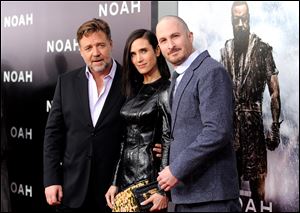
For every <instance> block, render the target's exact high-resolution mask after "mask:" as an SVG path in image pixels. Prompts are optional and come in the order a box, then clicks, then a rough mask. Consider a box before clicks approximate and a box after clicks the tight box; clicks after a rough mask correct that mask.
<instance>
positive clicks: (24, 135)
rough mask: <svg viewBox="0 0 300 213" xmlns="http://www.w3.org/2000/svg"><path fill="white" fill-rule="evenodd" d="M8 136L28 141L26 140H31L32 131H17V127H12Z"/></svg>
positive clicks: (21, 129)
mask: <svg viewBox="0 0 300 213" xmlns="http://www.w3.org/2000/svg"><path fill="white" fill-rule="evenodd" d="M10 135H11V137H12V138H18V139H26V140H27V139H28V140H32V129H31V128H30V129H28V128H25V129H23V128H19V129H17V127H14V126H13V127H12V128H11V129H10Z"/></svg>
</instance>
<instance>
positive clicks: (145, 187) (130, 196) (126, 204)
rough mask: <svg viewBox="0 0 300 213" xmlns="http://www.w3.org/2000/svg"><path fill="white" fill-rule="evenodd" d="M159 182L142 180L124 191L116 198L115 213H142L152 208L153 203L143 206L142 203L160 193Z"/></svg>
mask: <svg viewBox="0 0 300 213" xmlns="http://www.w3.org/2000/svg"><path fill="white" fill-rule="evenodd" d="M158 190H159V189H158V185H157V182H156V181H155V182H152V183H149V181H148V180H142V181H139V182H137V183H136V184H133V185H131V186H129V187H128V188H126V189H124V190H123V191H122V192H120V193H118V194H117V195H116V197H115V201H114V208H113V210H112V211H113V212H142V211H147V210H149V209H150V208H151V206H152V203H150V204H148V205H145V206H142V205H140V203H141V202H143V201H144V200H146V199H148V198H149V197H150V196H151V195H152V194H154V193H156V192H158Z"/></svg>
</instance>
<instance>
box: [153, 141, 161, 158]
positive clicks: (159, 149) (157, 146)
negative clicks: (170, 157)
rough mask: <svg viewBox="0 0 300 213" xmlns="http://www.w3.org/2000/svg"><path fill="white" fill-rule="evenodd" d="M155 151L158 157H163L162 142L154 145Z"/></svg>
mask: <svg viewBox="0 0 300 213" xmlns="http://www.w3.org/2000/svg"><path fill="white" fill-rule="evenodd" d="M153 152H154V154H155V156H156V157H157V158H161V153H162V146H161V144H160V143H156V144H155V145H154V148H153Z"/></svg>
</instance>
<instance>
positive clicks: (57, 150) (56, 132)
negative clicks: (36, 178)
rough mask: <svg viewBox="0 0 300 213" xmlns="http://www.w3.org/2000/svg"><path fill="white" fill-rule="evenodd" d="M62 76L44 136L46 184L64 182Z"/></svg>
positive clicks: (59, 79) (57, 85) (57, 86)
mask: <svg viewBox="0 0 300 213" xmlns="http://www.w3.org/2000/svg"><path fill="white" fill-rule="evenodd" d="M61 101H62V98H61V78H60V77H59V78H58V81H57V84H56V89H55V93H54V97H53V102H52V107H51V110H50V113H49V116H48V120H47V124H46V128H45V137H44V159H43V160H44V186H45V187H47V186H50V185H54V184H58V185H60V184H62V168H61V162H62V153H63V148H64V141H65V126H64V118H63V113H62V103H61Z"/></svg>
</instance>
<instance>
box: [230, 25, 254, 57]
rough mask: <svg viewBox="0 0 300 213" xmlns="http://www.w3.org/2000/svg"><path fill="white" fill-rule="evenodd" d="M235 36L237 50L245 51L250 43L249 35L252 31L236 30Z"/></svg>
mask: <svg viewBox="0 0 300 213" xmlns="http://www.w3.org/2000/svg"><path fill="white" fill-rule="evenodd" d="M233 35H234V45H235V48H236V49H238V50H241V51H242V50H245V48H246V49H247V47H248V42H249V35H250V29H249V28H248V29H245V30H234V31H233Z"/></svg>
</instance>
